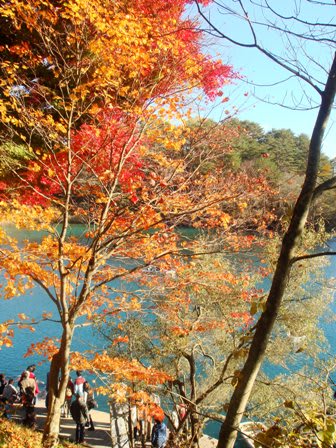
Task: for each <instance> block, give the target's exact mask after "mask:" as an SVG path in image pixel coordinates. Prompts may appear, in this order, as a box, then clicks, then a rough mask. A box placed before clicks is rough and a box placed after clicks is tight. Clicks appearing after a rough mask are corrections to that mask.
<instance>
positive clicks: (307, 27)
mask: <svg viewBox="0 0 336 448" xmlns="http://www.w3.org/2000/svg"><path fill="white" fill-rule="evenodd" d="M196 3H197V2H196ZM252 4H253V9H252V8H249V6H251V5H252ZM307 6H311V7H312V8H313V6H315V8H316V7H317V8H322V7H323V8H324V9H326V10H327V11H324V12H325V14H326V16H327V19H326V20H325V21H324V20H323V19H322V20H316V16H315V15H314V13H316V9H312V10H313V13H312V14H313V17H311V16H310V15H309V13H310V11H311V9H307ZM197 7H198V10H199V12H200V13H201V15H202V17H203V19H204V20H205V22H206V23H207V24H208V25H209V29H210V32H211V33H212V34H216V35H217V36H218V37H219V38H221V39H225V40H228V41H230V42H231V43H233V44H236V45H239V46H242V47H246V48H252V49H256V50H258V51H260V52H261V53H262V54H263V55H264V56H265V57H266V58H268V59H269V60H270V61H272V62H273V63H275V64H277V65H278V66H279V67H280V68H281V69H284V70H285V71H287V72H289V74H290V75H291V76H294V78H295V79H297V80H298V82H299V83H303V84H304V85H305V86H306V88H309V89H311V92H312V96H308V94H307V93H306V92H304V94H303V96H302V98H303V99H308V100H309V101H310V102H309V106H310V107H313V106H314V107H316V108H318V113H317V118H316V122H315V125H314V128H313V131H312V136H311V139H310V144H309V152H308V156H307V168H306V172H305V180H304V183H303V186H302V190H301V192H300V194H299V196H298V199H297V201H296V204H295V207H294V209H293V212H292V215H291V220H290V222H289V225H288V228H287V230H286V232H285V233H284V237H283V242H282V245H281V248H280V251H279V258H278V261H277V263H276V267H275V270H274V275H273V281H272V285H271V288H270V292H269V295H268V298H267V301H266V305H265V310H264V311H263V313H262V314H261V316H260V319H259V321H258V324H257V326H256V330H255V334H254V338H253V341H252V343H251V347H250V350H249V353H248V355H247V358H246V361H245V364H244V367H243V368H242V370H241V372H240V376H239V381H238V384H237V386H236V388H235V390H234V393H233V395H232V398H231V401H230V405H229V408H228V411H227V414H226V419H225V422H224V424H223V426H222V428H221V431H220V436H219V444H218V446H219V447H220V448H224V447H225V448H231V447H233V445H234V441H235V438H236V434H237V429H238V427H239V423H240V421H241V419H242V417H243V415H244V412H245V409H246V405H247V403H248V400H249V397H250V394H251V391H252V387H253V385H254V382H255V379H256V376H257V374H258V372H259V369H260V366H261V363H262V360H263V357H264V354H265V351H266V348H267V344H268V341H269V338H270V335H271V332H272V329H273V326H274V323H275V321H276V318H277V315H278V313H279V311H280V308H281V305H282V299H283V296H284V293H285V290H286V287H287V283H288V280H289V278H290V275H291V270H292V267H293V264H294V263H295V262H297V261H298V260H300V259H305V258H307V259H308V258H310V257H312V256H315V255H309V254H300V252H299V251H300V240H301V238H302V232H303V229H304V226H305V224H306V220H307V216H308V213H309V210H310V208H311V205H312V203H313V202H314V200H315V199H316V198H317V197H318V196H320V195H321V194H322V192H324V191H325V190H329V189H333V188H335V181H336V179H335V178H334V177H331V178H329V179H328V180H326V181H325V182H323V183H322V184H317V176H318V167H319V160H320V154H321V146H322V141H323V136H324V133H325V129H326V126H327V123H328V119H329V116H330V113H331V110H332V106H333V104H334V98H335V91H336V60H335V55H334V54H333V51H334V47H335V38H334V28H333V24H332V23H331V22H330V17H332V12H333V10H332V9H331V8H334V7H335V5H333V4H331V3H323V2H315V1H309V0H308V1H307V2H301V3H300V5H293V8H292V9H290V8H289V9H288V8H287V5H286V6H285V7H282V6H281V7H280V6H279V5H275V2H268V1H265V2H264V1H262V2H260V3H258V4H255V3H254V2H248V1H247V2H245V1H240V0H239V1H238V2H230V1H228V2H226V1H220V2H217V7H218V8H219V9H220V11H221V12H222V13H223V14H224V13H229V14H230V15H232V17H235V18H238V19H241V22H240V23H241V24H243V25H244V26H246V28H247V32H248V36H249V38H248V39H249V40H247V41H242V40H241V39H240V38H239V37H240V36H239V37H237V38H236V37H235V36H232V35H228V34H226V32H225V30H224V29H223V28H222V27H221V26H217V25H216V23H215V22H214V21H212V20H211V18H209V16H208V15H207V14H206V13H204V12H203V11H202V8H201V5H200V4H199V3H197ZM259 13H260V14H259ZM328 14H329V15H328ZM318 15H319V14H318ZM265 27H267V29H268V30H270V32H272V33H274V34H275V36H278V37H279V36H280V37H282V38H284V41H285V42H287V43H288V45H287V46H286V47H285V46H282V45H280V46H279V47H278V48H277V47H273V48H271V47H270V44H271V43H277V42H278V40H275V41H273V40H272V39H270V38H269V36H268V38H267V39H266V40H264V41H263V40H262V38H260V35H259V32H260V29H263V28H265ZM309 44H311V45H312V46H313V47H315V50H316V48H317V51H318V52H319V54H321V51H322V49H325V48H327V50H328V51H327V54H328V55H329V59H328V60H323V61H318V62H317V61H316V60H313V59H312V57H311V52H310V51H309V50H311V47H310V48H309ZM286 50H287V52H286ZM313 51H314V49H313ZM294 52H295V55H294ZM314 95H315V96H314ZM291 106H292V107H299V108H302V107H303V104H302V102H294V104H292V105H291ZM327 254H330V252H327Z"/></svg>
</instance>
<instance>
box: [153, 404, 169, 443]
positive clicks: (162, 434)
mask: <svg viewBox="0 0 336 448" xmlns="http://www.w3.org/2000/svg"><path fill="white" fill-rule="evenodd" d="M153 417H154V421H155V424H154V426H153V429H152V437H151V442H152V447H155V448H164V447H165V445H166V442H167V426H166V425H165V424H164V423H163V420H164V417H165V416H164V412H163V410H162V409H161V408H159V409H158V411H157V412H155V414H154V416H153Z"/></svg>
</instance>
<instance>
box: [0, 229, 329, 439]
mask: <svg viewBox="0 0 336 448" xmlns="http://www.w3.org/2000/svg"><path fill="white" fill-rule="evenodd" d="M80 231H82V229H81V228H78V229H75V232H76V233H77V232H80ZM25 237H26V238H29V239H30V240H34V239H36V240H38V239H39V238H40V234H38V233H37V232H30V233H29V234H28V235H27V233H26V234H25ZM330 246H331V249H333V250H336V240H332V241H330ZM330 258H331V260H330V262H331V263H330V265H329V266H328V267H326V268H325V277H326V279H332V278H335V277H336V257H330ZM1 282H2V281H1ZM45 311H46V312H55V311H56V310H55V308H54V305H53V303H52V302H51V301H50V300H49V299H48V297H47V296H46V295H45V294H44V293H43V292H41V290H39V289H34V290H33V291H32V292H31V293H29V294H27V295H25V296H21V297H18V298H16V299H13V300H1V301H0V322H1V321H4V320H6V319H16V317H17V314H18V313H25V314H26V315H27V316H31V317H34V318H35V319H38V317H39V316H41V314H42V313H43V312H45ZM335 313H336V301H335V300H334V302H333V303H332V305H331V307H330V315H331V316H332V315H334V314H335ZM55 315H56V312H55ZM321 327H322V328H323V330H324V331H325V334H326V336H327V339H328V340H329V343H330V346H331V351H332V354H336V322H334V321H330V320H329V316H325V319H324V320H322V321H321ZM93 331H94V330H93V329H92V328H90V327H84V328H80V329H77V330H76V332H75V336H74V340H73V347H72V349H73V350H75V351H83V350H87V349H90V348H92V349H95V348H96V347H99V349H100V350H102V349H104V346H105V344H106V341H105V340H104V339H103V338H102V337H101V336H100V335H99V334H98V333H96V332H94V333H93ZM59 335H60V330H59V328H58V325H57V324H55V323H52V322H42V323H41V324H39V325H36V327H35V332H31V331H29V330H17V331H16V333H15V338H14V346H13V347H10V348H3V349H2V350H0V372H3V373H5V374H6V376H7V377H13V378H16V377H18V376H19V375H20V374H21V372H22V371H23V370H24V369H25V368H26V367H27V366H28V365H30V364H34V363H35V364H38V363H39V362H40V361H41V358H39V357H37V356H36V357H35V356H34V357H29V358H24V354H25V353H26V350H27V348H28V347H29V345H30V344H31V343H32V342H36V341H40V340H42V339H43V338H44V337H50V338H57V337H58V336H59ZM92 342H94V345H92ZM48 369H49V365H48V363H42V364H41V365H38V367H37V372H36V374H37V378H38V379H39V380H41V381H43V382H44V381H45V378H46V374H47V371H48ZM91 379H92V378H91ZM41 386H42V388H43V385H41ZM98 403H99V408H100V410H108V408H107V403H106V400H105V398H104V397H98ZM218 430H219V424H216V423H212V424H209V425H208V426H207V430H206V432H207V433H208V435H211V436H213V437H217V436H218Z"/></svg>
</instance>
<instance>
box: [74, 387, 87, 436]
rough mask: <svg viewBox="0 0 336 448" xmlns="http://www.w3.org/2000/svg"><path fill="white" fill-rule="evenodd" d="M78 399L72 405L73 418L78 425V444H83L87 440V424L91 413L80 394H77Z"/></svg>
mask: <svg viewBox="0 0 336 448" xmlns="http://www.w3.org/2000/svg"><path fill="white" fill-rule="evenodd" d="M75 396H76V399H75V401H73V402H72V403H71V406H70V413H71V417H72V418H73V420H74V421H75V423H76V443H83V442H84V438H85V423H86V422H87V421H88V419H89V411H88V408H87V406H86V404H85V403H84V400H83V395H82V394H81V393H80V392H77V393H76V394H75Z"/></svg>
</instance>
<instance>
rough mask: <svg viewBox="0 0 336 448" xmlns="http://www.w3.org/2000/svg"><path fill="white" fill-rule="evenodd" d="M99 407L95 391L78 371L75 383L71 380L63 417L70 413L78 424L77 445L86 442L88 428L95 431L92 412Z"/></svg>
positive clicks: (66, 394)
mask: <svg viewBox="0 0 336 448" xmlns="http://www.w3.org/2000/svg"><path fill="white" fill-rule="evenodd" d="M73 397H75V399H74V400H72V398H73ZM97 407H98V404H97V402H96V400H95V399H94V392H93V389H92V388H91V386H90V384H89V383H88V381H86V380H85V378H84V377H83V376H82V372H81V371H80V370H77V371H76V379H75V381H74V382H72V380H71V378H69V381H68V384H67V388H66V392H65V401H64V405H63V415H64V416H67V417H68V416H69V412H70V414H71V416H72V418H73V420H74V421H75V423H76V443H83V442H84V437H85V428H86V427H87V429H88V431H94V430H95V428H94V424H93V420H92V416H91V413H90V411H91V409H94V408H97Z"/></svg>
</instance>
